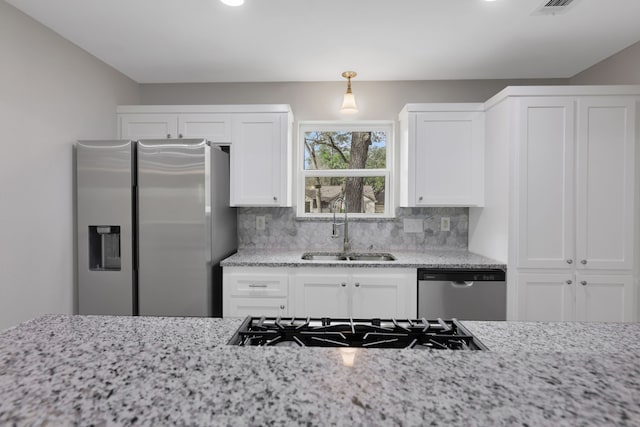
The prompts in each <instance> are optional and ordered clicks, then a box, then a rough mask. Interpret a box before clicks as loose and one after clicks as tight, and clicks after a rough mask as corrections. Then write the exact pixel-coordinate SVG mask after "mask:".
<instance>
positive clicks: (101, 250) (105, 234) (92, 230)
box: [89, 225, 122, 271]
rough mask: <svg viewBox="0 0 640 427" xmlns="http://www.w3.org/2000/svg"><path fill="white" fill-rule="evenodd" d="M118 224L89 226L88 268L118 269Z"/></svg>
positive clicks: (119, 267) (119, 260)
mask: <svg viewBox="0 0 640 427" xmlns="http://www.w3.org/2000/svg"><path fill="white" fill-rule="evenodd" d="M121 268H122V265H121V258H120V226H117V225H90V226H89V270H92V271H120V269H121Z"/></svg>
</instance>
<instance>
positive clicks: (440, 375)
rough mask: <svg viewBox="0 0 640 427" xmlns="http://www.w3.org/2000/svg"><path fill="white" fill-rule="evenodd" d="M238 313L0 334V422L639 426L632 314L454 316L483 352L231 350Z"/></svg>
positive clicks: (58, 325)
mask: <svg viewBox="0 0 640 427" xmlns="http://www.w3.org/2000/svg"><path fill="white" fill-rule="evenodd" d="M241 321H242V319H207V318H151V317H109V316H64V315H47V316H43V317H40V318H37V319H34V320H31V321H28V322H25V323H23V324H21V325H18V326H17V327H14V328H12V329H9V330H7V331H4V332H3V333H1V334H0V425H7V424H8V425H12V424H15V425H36V426H44V425H47V426H49V425H92V424H93V425H104V426H111V425H115V426H120V425H154V426H157V425H194V426H196V425H197V426H206V425H216V426H217V425H271V424H277V425H299V424H311V425H349V426H351V425H367V426H369V425H447V426H449V425H464V426H474V425H481V426H484V425H487V426H495V425H529V426H537V425H540V426H549V425H554V426H558V425H568V426H569V425H587V426H590V425H594V426H598V425H629V426H631V425H639V424H640V346H639V344H638V342H640V324H638V323H633V324H595V323H594V324H586V323H530V322H522V323H521V322H463V323H464V324H465V325H466V326H467V327H468V328H469V329H470V330H471V331H472V332H473V333H475V334H476V336H477V337H478V338H479V339H480V340H481V341H483V342H484V343H485V344H486V345H487V346H488V347H489V348H490V351H448V350H440V351H436V350H433V351H420V350H394V349H366V350H365V349H355V350H354V349H347V350H345V349H338V348H292V347H269V348H266V347H235V346H229V345H226V344H225V343H226V342H227V341H228V340H229V338H230V337H231V335H232V334H233V332H234V331H235V330H236V328H237V327H238V326H239V325H240V323H241Z"/></svg>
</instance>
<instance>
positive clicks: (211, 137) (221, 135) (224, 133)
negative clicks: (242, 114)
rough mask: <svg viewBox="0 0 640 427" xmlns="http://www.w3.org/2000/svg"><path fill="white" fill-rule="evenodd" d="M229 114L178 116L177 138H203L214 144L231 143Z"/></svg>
mask: <svg viewBox="0 0 640 427" xmlns="http://www.w3.org/2000/svg"><path fill="white" fill-rule="evenodd" d="M231 117H232V116H231V114H212V113H200V114H198V113H191V114H180V115H178V130H179V132H178V137H179V138H204V139H206V140H207V141H211V142H215V143H229V144H230V143H232V142H233V139H232V138H231Z"/></svg>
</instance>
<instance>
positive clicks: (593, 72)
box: [571, 24, 640, 85]
mask: <svg viewBox="0 0 640 427" xmlns="http://www.w3.org/2000/svg"><path fill="white" fill-rule="evenodd" d="M639 25H640V24H639ZM571 84H573V85H603V84H604V85H618V84H640V42H638V43H635V44H632V45H631V46H629V47H627V48H626V49H624V50H621V51H620V52H618V53H616V54H615V55H612V56H610V57H609V58H607V59H605V60H603V61H601V62H599V63H597V64H596V65H594V66H593V67H590V68H587V69H586V70H584V71H582V72H581V73H578V74H576V75H575V76H573V77H572V78H571Z"/></svg>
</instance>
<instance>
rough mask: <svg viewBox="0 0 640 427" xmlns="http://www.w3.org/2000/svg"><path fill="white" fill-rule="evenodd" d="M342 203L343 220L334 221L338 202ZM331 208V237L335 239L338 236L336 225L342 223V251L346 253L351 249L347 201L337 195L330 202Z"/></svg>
mask: <svg viewBox="0 0 640 427" xmlns="http://www.w3.org/2000/svg"><path fill="white" fill-rule="evenodd" d="M339 203H342V204H344V222H336V209H337V207H338V204H339ZM332 210H333V227H332V231H331V237H332V238H333V239H337V238H338V237H340V234H338V227H339V226H341V225H344V240H343V241H342V252H343V253H345V254H346V253H347V252H349V251H351V242H350V241H349V217H348V215H347V211H348V209H347V201H346V200H345V199H344V198H343V197H338V198H337V199H336V200H335V201H334V202H333V204H332Z"/></svg>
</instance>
